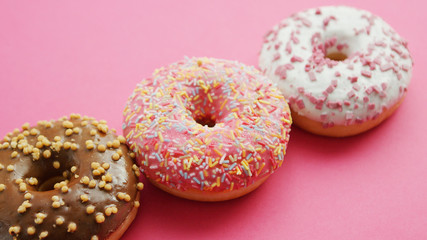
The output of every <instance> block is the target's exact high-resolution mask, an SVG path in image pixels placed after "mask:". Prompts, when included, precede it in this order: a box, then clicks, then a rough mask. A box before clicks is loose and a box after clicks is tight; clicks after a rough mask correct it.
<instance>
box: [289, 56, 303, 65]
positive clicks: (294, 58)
mask: <svg viewBox="0 0 427 240" xmlns="http://www.w3.org/2000/svg"><path fill="white" fill-rule="evenodd" d="M302 61H303V59H302V58H300V57H297V56H293V57H291V62H293V63H294V62H302Z"/></svg>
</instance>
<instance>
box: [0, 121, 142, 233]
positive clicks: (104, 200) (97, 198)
mask: <svg viewBox="0 0 427 240" xmlns="http://www.w3.org/2000/svg"><path fill="white" fill-rule="evenodd" d="M114 132H115V130H110V129H109V128H108V126H107V125H106V122H105V121H99V122H98V121H96V120H95V119H93V118H89V117H80V115H78V114H72V115H71V116H70V117H69V118H66V117H64V118H61V119H60V120H58V121H40V122H38V124H37V126H36V127H30V125H29V124H28V123H27V124H24V125H23V126H22V130H19V129H15V130H14V132H13V133H9V134H7V136H6V137H4V139H3V140H2V141H1V142H0V239H1V240H3V239H8V240H9V239H61V240H66V239H93V240H95V239H118V238H120V236H121V235H122V234H123V232H124V231H125V230H126V228H127V226H128V225H129V224H130V223H131V222H132V220H133V218H134V217H135V214H136V209H137V207H139V201H138V199H139V191H138V190H141V189H142V188H143V184H142V183H140V182H139V181H138V176H139V174H140V173H139V169H138V167H137V166H136V165H134V164H133V161H132V159H131V157H134V154H133V153H129V152H128V148H127V146H126V145H124V143H125V139H124V137H122V136H117V135H115V133H114Z"/></svg>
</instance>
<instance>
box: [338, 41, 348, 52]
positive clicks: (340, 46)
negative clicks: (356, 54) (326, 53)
mask: <svg viewBox="0 0 427 240" xmlns="http://www.w3.org/2000/svg"><path fill="white" fill-rule="evenodd" d="M344 48H348V44H347V43H340V44H337V50H338V51H340V52H341V50H343V49H344Z"/></svg>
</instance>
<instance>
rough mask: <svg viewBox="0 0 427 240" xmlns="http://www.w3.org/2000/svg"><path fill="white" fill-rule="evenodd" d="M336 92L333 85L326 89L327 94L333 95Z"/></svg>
mask: <svg viewBox="0 0 427 240" xmlns="http://www.w3.org/2000/svg"><path fill="white" fill-rule="evenodd" d="M333 91H334V87H333V86H332V85H329V87H328V88H327V89H326V92H327V93H332V92H333Z"/></svg>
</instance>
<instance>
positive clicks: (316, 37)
mask: <svg viewBox="0 0 427 240" xmlns="http://www.w3.org/2000/svg"><path fill="white" fill-rule="evenodd" d="M321 38H322V36H321V35H320V33H319V32H316V33H315V34H313V36H311V45H316V43H317V42H319V40H320V39H321Z"/></svg>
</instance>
